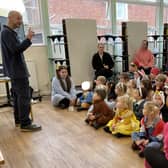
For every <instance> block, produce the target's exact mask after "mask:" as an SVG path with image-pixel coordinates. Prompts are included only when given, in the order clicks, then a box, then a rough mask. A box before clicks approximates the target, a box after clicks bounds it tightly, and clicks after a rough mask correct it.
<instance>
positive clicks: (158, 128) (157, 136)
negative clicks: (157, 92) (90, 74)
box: [132, 101, 164, 157]
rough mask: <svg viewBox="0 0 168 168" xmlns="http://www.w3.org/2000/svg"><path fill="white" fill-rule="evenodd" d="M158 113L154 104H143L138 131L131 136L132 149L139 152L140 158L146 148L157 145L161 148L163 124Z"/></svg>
mask: <svg viewBox="0 0 168 168" xmlns="http://www.w3.org/2000/svg"><path fill="white" fill-rule="evenodd" d="M159 112H160V110H159V107H158V106H157V105H156V104H155V103H154V102H152V101H148V102H146V103H145V104H144V108H143V115H144V117H143V118H142V120H141V128H140V131H139V132H134V133H133V134H132V140H133V144H132V149H133V150H139V156H140V157H143V156H144V149H145V147H146V146H155V145H156V143H157V146H158V145H159V146H160V147H161V144H162V138H163V135H162V133H163V128H164V122H163V121H162V120H161V118H160V117H159Z"/></svg>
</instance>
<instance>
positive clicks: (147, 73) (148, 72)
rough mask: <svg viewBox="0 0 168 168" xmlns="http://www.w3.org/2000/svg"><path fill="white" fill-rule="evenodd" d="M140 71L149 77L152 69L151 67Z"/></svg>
mask: <svg viewBox="0 0 168 168" xmlns="http://www.w3.org/2000/svg"><path fill="white" fill-rule="evenodd" d="M139 69H140V70H141V69H143V70H144V72H145V74H146V75H149V74H150V71H151V69H152V68H151V67H149V68H144V67H139Z"/></svg>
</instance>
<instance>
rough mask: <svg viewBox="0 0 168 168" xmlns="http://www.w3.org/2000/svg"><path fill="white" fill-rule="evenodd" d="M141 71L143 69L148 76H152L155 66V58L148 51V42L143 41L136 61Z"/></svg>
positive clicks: (136, 55)
mask: <svg viewBox="0 0 168 168" xmlns="http://www.w3.org/2000/svg"><path fill="white" fill-rule="evenodd" d="M133 62H135V63H136V64H137V65H138V68H139V69H143V70H144V71H145V73H146V74H147V75H149V74H150V70H151V68H152V67H153V66H154V56H153V54H152V52H151V51H150V50H149V49H148V41H147V40H143V41H142V44H141V48H140V49H139V50H138V51H137V52H136V54H135V56H134V60H133Z"/></svg>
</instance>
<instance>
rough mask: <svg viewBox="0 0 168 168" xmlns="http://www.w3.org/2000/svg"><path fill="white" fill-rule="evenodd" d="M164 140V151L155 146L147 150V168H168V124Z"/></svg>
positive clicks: (165, 127) (148, 147) (145, 153)
mask: <svg viewBox="0 0 168 168" xmlns="http://www.w3.org/2000/svg"><path fill="white" fill-rule="evenodd" d="M163 138H164V140H163V141H164V142H163V150H160V148H156V147H153V146H147V147H146V148H145V151H144V155H145V159H146V160H145V168H159V167H160V168H167V167H168V123H166V124H165V126H164V131H163Z"/></svg>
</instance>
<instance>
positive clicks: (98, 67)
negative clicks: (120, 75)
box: [92, 43, 114, 79]
mask: <svg viewBox="0 0 168 168" xmlns="http://www.w3.org/2000/svg"><path fill="white" fill-rule="evenodd" d="M92 66H93V69H94V70H95V79H96V78H97V77H98V76H105V77H106V78H107V79H108V78H109V77H111V76H112V74H113V72H112V70H111V69H112V68H113V67H114V62H113V60H112V57H111V55H110V54H109V53H107V52H104V44H102V43H99V44H98V52H97V53H95V54H94V55H93V57H92Z"/></svg>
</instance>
